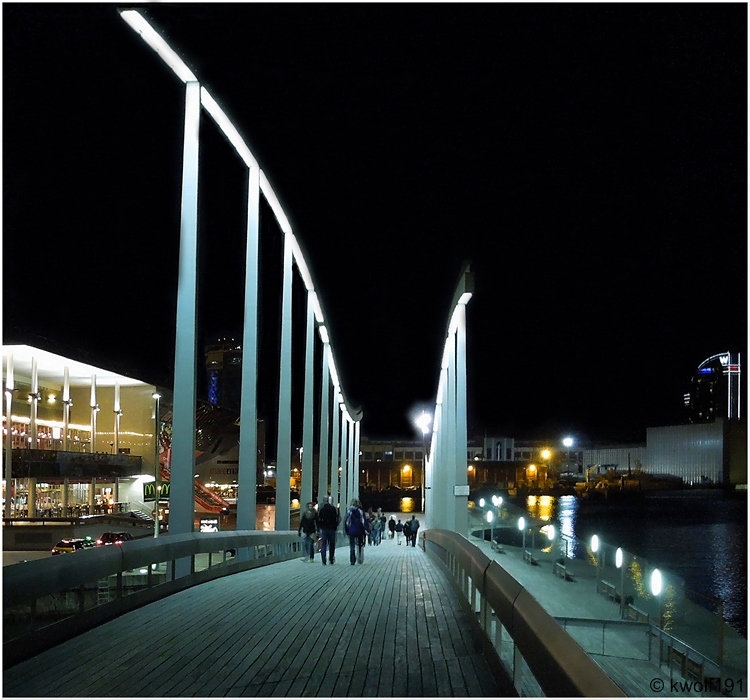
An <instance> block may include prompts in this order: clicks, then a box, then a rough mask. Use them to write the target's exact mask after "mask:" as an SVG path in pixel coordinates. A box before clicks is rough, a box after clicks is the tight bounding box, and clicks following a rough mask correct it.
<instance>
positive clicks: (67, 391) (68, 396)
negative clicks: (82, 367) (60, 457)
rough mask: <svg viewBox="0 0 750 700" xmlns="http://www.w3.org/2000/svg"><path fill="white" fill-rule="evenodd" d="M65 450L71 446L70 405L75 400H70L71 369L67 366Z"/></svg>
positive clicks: (64, 376)
mask: <svg viewBox="0 0 750 700" xmlns="http://www.w3.org/2000/svg"><path fill="white" fill-rule="evenodd" d="M62 400H63V406H64V408H63V450H64V451H66V452H67V451H68V449H69V448H70V443H69V441H70V407H71V406H72V405H73V402H72V401H71V400H70V369H69V368H68V367H67V366H66V367H64V368H63V397H62Z"/></svg>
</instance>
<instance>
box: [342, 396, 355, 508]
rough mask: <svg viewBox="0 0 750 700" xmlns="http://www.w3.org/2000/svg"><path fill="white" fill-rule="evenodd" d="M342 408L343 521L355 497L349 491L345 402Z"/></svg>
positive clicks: (347, 428) (347, 422)
mask: <svg viewBox="0 0 750 700" xmlns="http://www.w3.org/2000/svg"><path fill="white" fill-rule="evenodd" d="M339 409H340V410H341V452H340V456H341V464H340V466H341V511H342V513H341V515H342V521H343V515H344V514H345V513H346V509H347V508H348V507H349V501H351V499H352V498H353V497H352V496H351V495H350V493H349V488H348V487H349V484H348V482H347V464H346V454H347V453H346V441H347V433H348V431H349V421H348V420H347V419H346V415H345V414H344V404H343V403H341V404H339Z"/></svg>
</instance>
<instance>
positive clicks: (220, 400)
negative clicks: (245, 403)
mask: <svg viewBox="0 0 750 700" xmlns="http://www.w3.org/2000/svg"><path fill="white" fill-rule="evenodd" d="M204 354H205V359H206V394H207V397H208V402H209V403H210V404H211V405H212V406H221V408H225V409H228V410H231V411H236V412H237V413H239V411H240V399H241V395H242V346H241V344H240V343H239V342H238V341H236V340H235V339H234V338H222V339H221V340H217V342H215V343H211V344H209V345H206V347H205V353H204Z"/></svg>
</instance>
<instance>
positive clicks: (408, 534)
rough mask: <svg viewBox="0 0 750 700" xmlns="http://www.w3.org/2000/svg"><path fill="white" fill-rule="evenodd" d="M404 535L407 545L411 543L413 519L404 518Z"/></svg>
mask: <svg viewBox="0 0 750 700" xmlns="http://www.w3.org/2000/svg"><path fill="white" fill-rule="evenodd" d="M404 537H405V538H406V546H407V547H408V546H409V545H410V544H411V521H410V520H404Z"/></svg>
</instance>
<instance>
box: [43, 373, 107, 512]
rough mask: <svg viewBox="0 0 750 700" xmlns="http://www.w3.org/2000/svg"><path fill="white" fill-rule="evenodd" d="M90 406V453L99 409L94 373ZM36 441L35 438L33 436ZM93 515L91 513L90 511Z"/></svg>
mask: <svg viewBox="0 0 750 700" xmlns="http://www.w3.org/2000/svg"><path fill="white" fill-rule="evenodd" d="M89 404H90V406H91V449H90V450H89V451H90V452H91V454H94V453H95V452H96V414H97V412H98V410H99V404H98V403H97V402H96V375H95V374H92V375H91V400H90V402H89ZM34 442H36V438H34ZM91 515H93V513H91Z"/></svg>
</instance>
